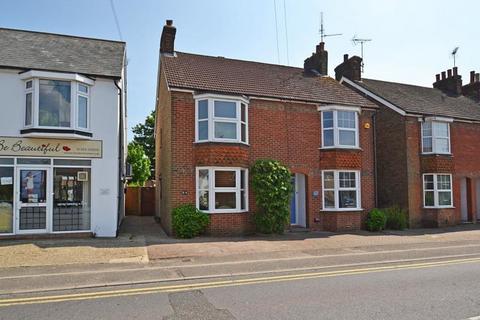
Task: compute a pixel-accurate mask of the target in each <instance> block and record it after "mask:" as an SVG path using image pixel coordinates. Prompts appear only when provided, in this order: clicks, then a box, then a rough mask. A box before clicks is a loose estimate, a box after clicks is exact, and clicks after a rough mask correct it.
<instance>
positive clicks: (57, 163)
mask: <svg viewBox="0 0 480 320" xmlns="http://www.w3.org/2000/svg"><path fill="white" fill-rule="evenodd" d="M53 165H55V166H88V167H90V166H91V165H92V160H72V159H54V160H53Z"/></svg>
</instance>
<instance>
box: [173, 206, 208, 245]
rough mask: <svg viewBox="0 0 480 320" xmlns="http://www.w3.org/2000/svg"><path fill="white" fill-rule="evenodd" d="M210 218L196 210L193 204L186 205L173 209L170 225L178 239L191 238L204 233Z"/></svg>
mask: <svg viewBox="0 0 480 320" xmlns="http://www.w3.org/2000/svg"><path fill="white" fill-rule="evenodd" d="M209 221H210V217H209V216H208V214H206V213H204V212H201V211H200V210H198V209H197V208H196V207H195V206H194V205H193V204H186V205H182V206H179V207H177V208H175V209H173V215H172V225H173V231H174V232H175V235H176V236H177V237H179V238H193V237H195V236H198V235H199V234H201V233H202V232H204V231H205V228H206V227H207V226H208V223H209Z"/></svg>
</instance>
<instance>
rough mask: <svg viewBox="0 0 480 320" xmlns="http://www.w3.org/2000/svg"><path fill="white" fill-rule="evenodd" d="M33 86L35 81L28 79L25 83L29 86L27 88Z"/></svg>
mask: <svg viewBox="0 0 480 320" xmlns="http://www.w3.org/2000/svg"><path fill="white" fill-rule="evenodd" d="M32 86H33V82H32V81H31V80H30V81H27V82H26V83H25V88H27V89H30V88H32Z"/></svg>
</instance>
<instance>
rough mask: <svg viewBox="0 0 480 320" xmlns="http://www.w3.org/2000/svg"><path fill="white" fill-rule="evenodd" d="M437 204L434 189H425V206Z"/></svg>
mask: <svg viewBox="0 0 480 320" xmlns="http://www.w3.org/2000/svg"><path fill="white" fill-rule="evenodd" d="M434 205H435V201H434V196H433V191H425V206H426V207H433V206H434Z"/></svg>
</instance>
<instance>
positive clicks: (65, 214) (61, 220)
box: [53, 205, 89, 231]
mask: <svg viewBox="0 0 480 320" xmlns="http://www.w3.org/2000/svg"><path fill="white" fill-rule="evenodd" d="M88 218H89V215H85V212H84V209H83V208H82V206H76V205H67V206H63V207H56V208H54V209H53V231H76V230H85V229H88V226H89V221H85V220H88Z"/></svg>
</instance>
